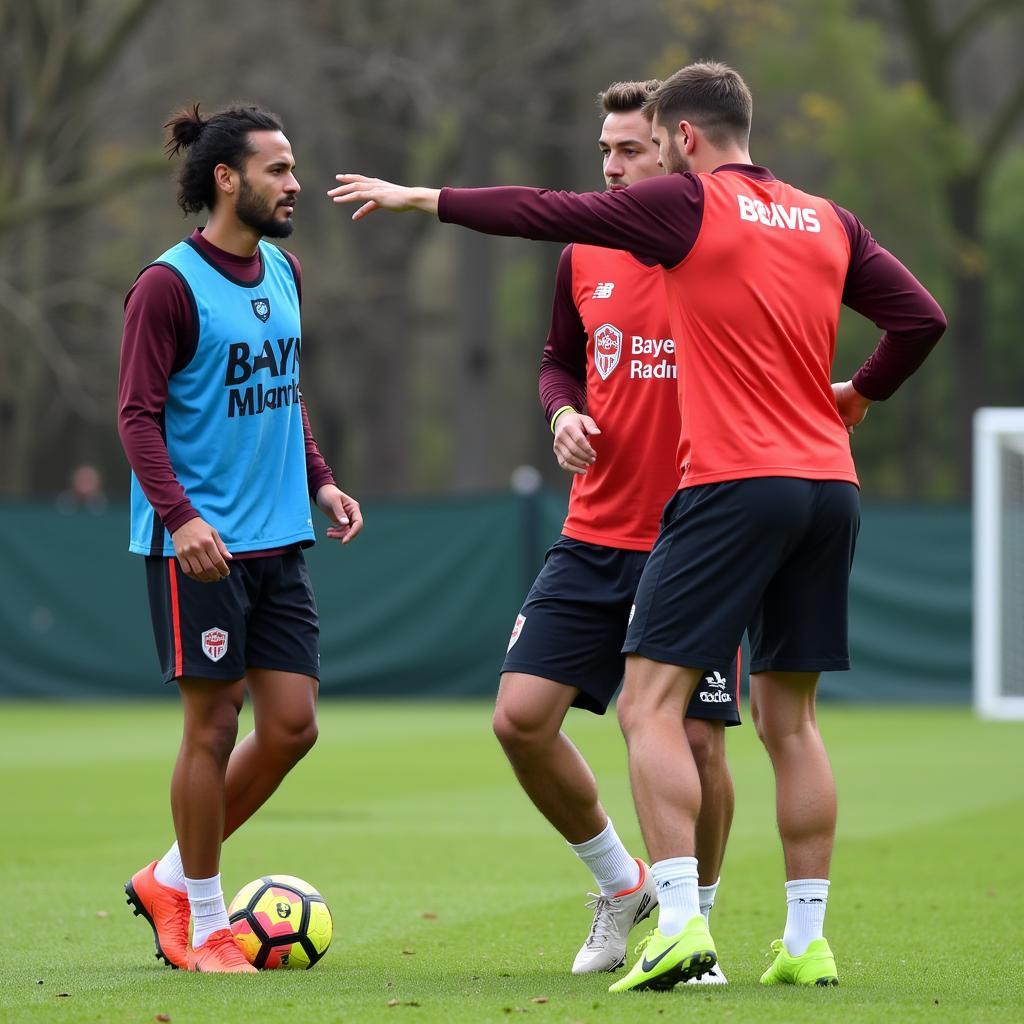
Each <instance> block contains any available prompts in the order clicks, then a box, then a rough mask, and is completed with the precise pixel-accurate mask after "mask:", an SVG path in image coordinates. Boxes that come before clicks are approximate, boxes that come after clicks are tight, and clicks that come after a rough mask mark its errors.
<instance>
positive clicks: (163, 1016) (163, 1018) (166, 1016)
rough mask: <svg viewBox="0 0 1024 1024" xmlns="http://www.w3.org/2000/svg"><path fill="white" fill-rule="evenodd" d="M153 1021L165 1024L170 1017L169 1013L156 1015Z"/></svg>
mask: <svg viewBox="0 0 1024 1024" xmlns="http://www.w3.org/2000/svg"><path fill="white" fill-rule="evenodd" d="M153 1019H154V1020H158V1021H160V1024H167V1022H168V1021H169V1020H170V1019H171V1015H170V1014H169V1013H158V1014H157V1015H156V1016H155V1017H154V1018H153Z"/></svg>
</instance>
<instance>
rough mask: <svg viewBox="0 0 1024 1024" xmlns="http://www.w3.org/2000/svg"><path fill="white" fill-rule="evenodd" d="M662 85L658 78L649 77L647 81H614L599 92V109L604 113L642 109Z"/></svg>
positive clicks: (621, 112)
mask: <svg viewBox="0 0 1024 1024" xmlns="http://www.w3.org/2000/svg"><path fill="white" fill-rule="evenodd" d="M660 85H661V81H660V80H659V79H657V78H649V79H648V80H647V81H646V82H612V84H611V85H609V86H608V88H607V89H605V90H604V91H603V92H599V93H598V94H597V106H598V109H599V110H600V111H601V113H602V114H628V113H630V112H631V111H633V110H640V109H641V108H642V107H643V105H644V104H645V103H646V102H647V101H648V100H649V99H650V98H651V96H652V95H653V94H654V93H655V91H656V90H657V89H658V87H659V86H660Z"/></svg>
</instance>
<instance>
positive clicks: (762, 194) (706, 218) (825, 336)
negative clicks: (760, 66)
mask: <svg viewBox="0 0 1024 1024" xmlns="http://www.w3.org/2000/svg"><path fill="white" fill-rule="evenodd" d="M699 177H700V179H701V184H702V185H703V187H704V209H703V216H702V219H701V225H700V231H699V233H698V235H697V239H696V241H695V242H694V245H693V247H692V249H691V250H690V252H689V253H688V254H687V256H686V257H685V259H683V260H682V262H680V263H679V264H677V265H676V266H674V267H671V268H668V269H667V271H666V288H665V290H666V294H667V299H668V307H669V317H670V320H671V322H672V327H673V330H674V331H675V332H676V336H677V337H681V338H683V339H684V341H683V345H682V347H681V350H680V361H679V378H680V379H679V395H680V402H681V408H682V445H681V448H680V474H681V477H682V482H681V483H680V486H681V487H693V486H696V485H698V484H707V483H716V482H718V481H722V480H742V479H746V478H749V477H761V476H787V477H799V478H801V479H805V480H846V481H849V482H850V483H853V484H856V483H857V474H856V471H855V469H854V465H853V456H852V455H851V453H850V436H849V433H848V431H847V429H846V427H845V425H844V424H843V421H842V418H841V417H840V415H839V412H838V410H837V408H836V403H835V398H834V397H833V394H832V380H831V369H832V358H833V355H834V353H835V344H836V331H837V330H838V327H839V309H840V305H841V304H842V297H843V288H844V284H845V281H846V274H847V269H848V267H849V265H850V241H849V238H848V237H847V233H846V229H845V228H844V226H843V224H842V222H841V221H840V219H839V216H838V214H837V213H836V211H835V209H834V208H833V207H832V205H831V204H830V203H829V202H828V201H827V200H825V199H821V198H819V197H817V196H812V195H809V194H808V193H806V192H801V191H800V190H799V189H796V188H794V187H793V186H791V185H787V184H785V183H784V182H781V181H778V180H777V179H772V180H770V181H763V180H757V179H755V178H751V177H748V176H746V175H743V174H740V173H737V172H735V171H731V170H730V171H719V172H717V173H715V174H701V175H699ZM684 395H685V401H684V400H683V396H684Z"/></svg>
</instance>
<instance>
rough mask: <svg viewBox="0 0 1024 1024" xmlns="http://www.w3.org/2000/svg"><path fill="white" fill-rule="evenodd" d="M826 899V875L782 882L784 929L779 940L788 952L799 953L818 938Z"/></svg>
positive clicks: (794, 954) (823, 920) (796, 954)
mask: <svg viewBox="0 0 1024 1024" xmlns="http://www.w3.org/2000/svg"><path fill="white" fill-rule="evenodd" d="M827 902H828V879H827V878H797V879H794V880H793V881H792V882H787V883H786V931H785V932H784V933H783V936H782V942H783V945H784V946H785V947H786V952H787V953H789V955H790V956H801V955H802V954H803V953H804V952H805V951H806V949H807V947H808V946H809V945H810V944H811V943H812V942H813V941H814V940H815V939H820V938H821V930H822V928H823V927H824V925H825V904H826V903H827Z"/></svg>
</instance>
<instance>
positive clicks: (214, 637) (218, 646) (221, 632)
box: [201, 626, 228, 661]
mask: <svg viewBox="0 0 1024 1024" xmlns="http://www.w3.org/2000/svg"><path fill="white" fill-rule="evenodd" d="M201 639H202V641H203V653H204V654H205V655H206V656H207V657H208V658H209V659H210V661H220V659H221V658H223V657H224V655H225V654H227V653H228V633H227V630H226V629H218V628H217V627H216V626H214V627H213V629H208V630H207V631H206V632H205V633H203V635H202V637H201Z"/></svg>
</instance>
